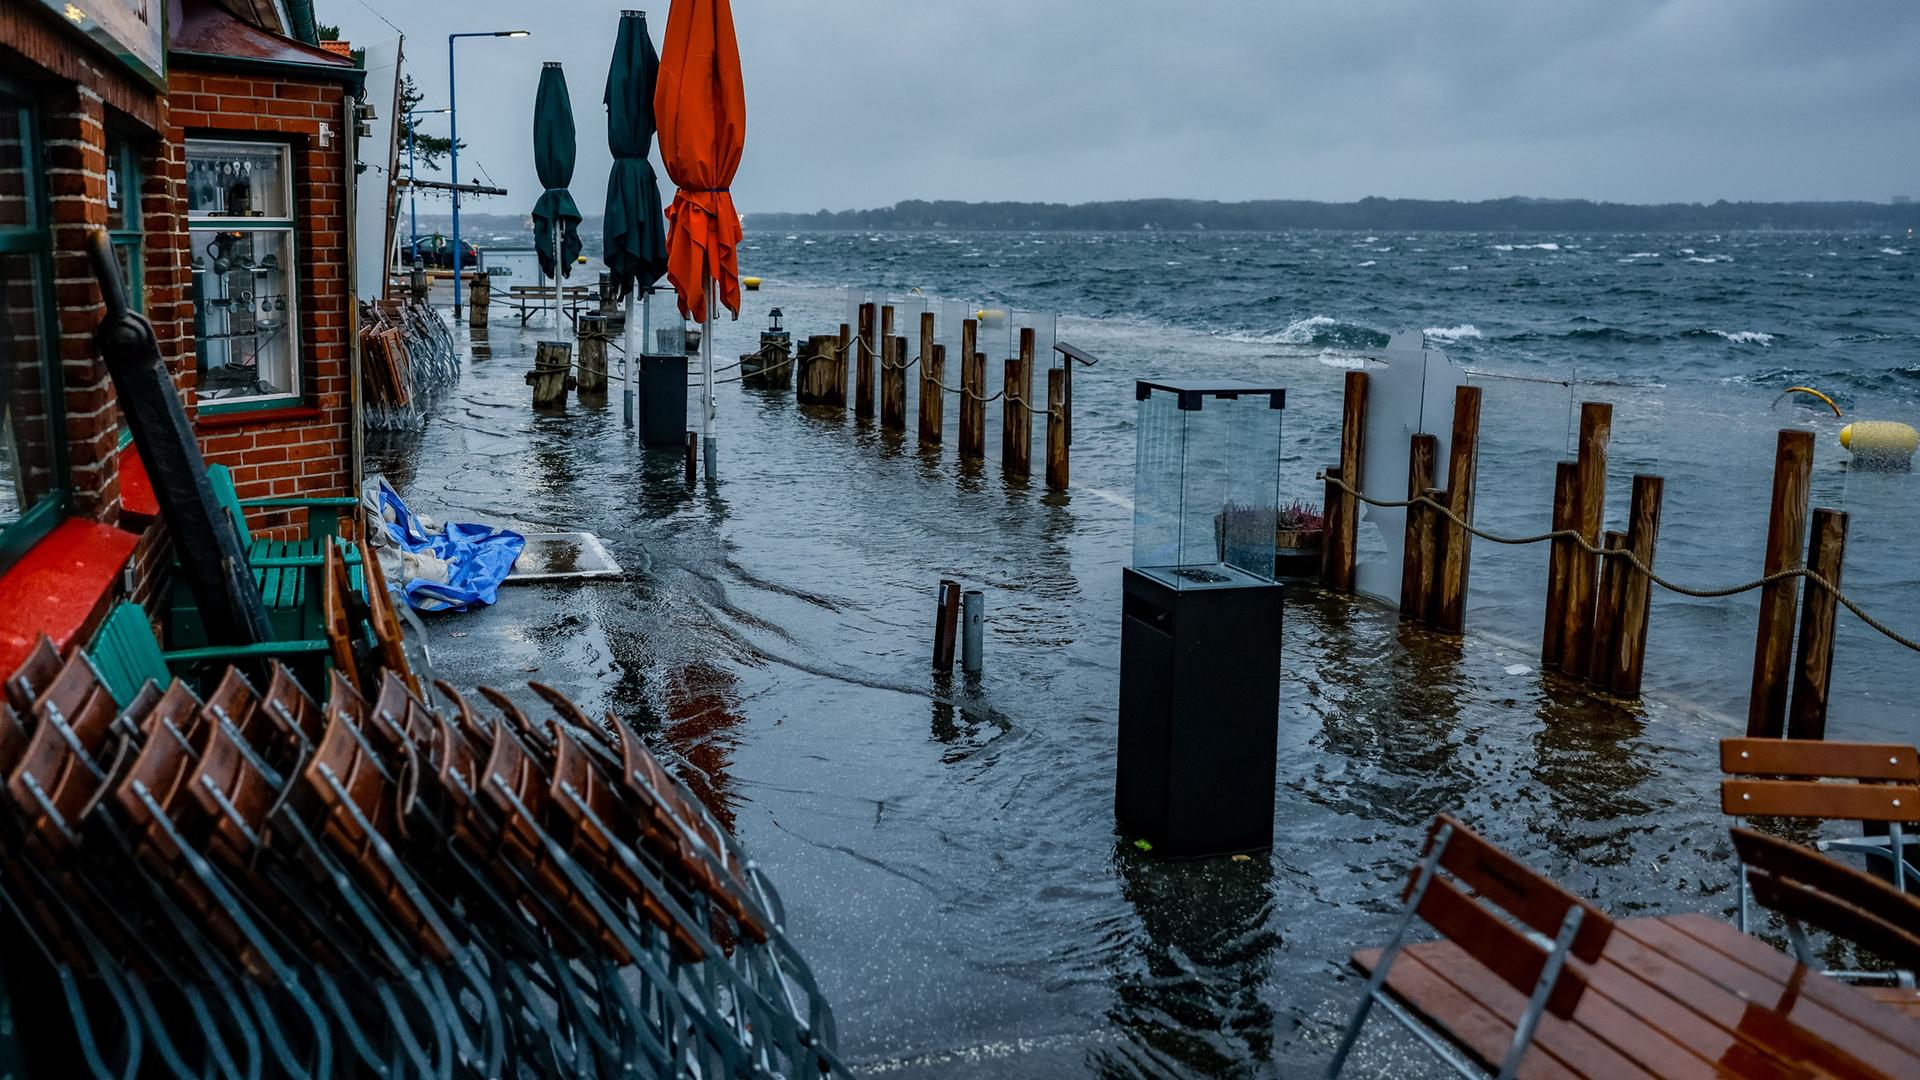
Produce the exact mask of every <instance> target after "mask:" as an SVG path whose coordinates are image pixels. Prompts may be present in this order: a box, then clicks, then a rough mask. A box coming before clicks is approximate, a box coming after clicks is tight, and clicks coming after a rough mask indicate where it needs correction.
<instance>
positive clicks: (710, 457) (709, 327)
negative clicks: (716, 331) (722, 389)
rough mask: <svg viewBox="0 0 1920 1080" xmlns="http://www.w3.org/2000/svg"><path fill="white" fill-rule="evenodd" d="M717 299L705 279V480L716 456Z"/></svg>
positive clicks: (702, 333)
mask: <svg viewBox="0 0 1920 1080" xmlns="http://www.w3.org/2000/svg"><path fill="white" fill-rule="evenodd" d="M718 304H719V297H717V296H715V295H714V281H713V278H711V277H709V278H707V309H706V311H705V312H703V314H704V315H705V316H706V322H705V324H704V325H703V326H701V328H700V378H701V382H702V384H703V386H704V389H703V391H702V394H701V404H700V409H701V422H700V437H701V438H702V439H704V440H705V441H706V444H707V445H706V450H705V453H706V455H707V479H709V480H711V479H713V467H714V463H715V460H716V454H715V452H714V448H713V414H714V409H713V314H714V312H713V309H714V308H715V307H716V306H718Z"/></svg>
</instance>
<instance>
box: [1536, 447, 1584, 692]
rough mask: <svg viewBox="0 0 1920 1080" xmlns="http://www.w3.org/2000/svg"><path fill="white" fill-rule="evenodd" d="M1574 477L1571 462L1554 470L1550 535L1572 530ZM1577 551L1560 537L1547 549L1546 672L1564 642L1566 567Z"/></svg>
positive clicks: (1542, 649)
mask: <svg viewBox="0 0 1920 1080" xmlns="http://www.w3.org/2000/svg"><path fill="white" fill-rule="evenodd" d="M1577 475H1578V474H1577V473H1576V472H1575V470H1574V463H1573V462H1571V461H1562V462H1559V463H1557V464H1556V465H1555V466H1554V471H1553V531H1554V532H1560V531H1562V530H1564V529H1571V528H1573V519H1574V489H1575V483H1576V481H1575V477H1576V476H1577ZM1577 550H1579V549H1578V548H1576V547H1575V546H1574V544H1573V541H1571V540H1568V539H1565V538H1562V537H1556V538H1555V539H1554V540H1553V541H1552V542H1551V543H1550V544H1549V545H1548V551H1549V554H1548V556H1547V613H1546V619H1545V626H1544V627H1543V628H1542V630H1541V633H1540V667H1541V668H1542V669H1544V670H1547V671H1553V670H1556V669H1558V668H1559V667H1560V651H1561V648H1562V646H1563V645H1564V644H1565V640H1566V612H1567V566H1568V564H1570V563H1571V562H1572V561H1573V552H1575V551H1577Z"/></svg>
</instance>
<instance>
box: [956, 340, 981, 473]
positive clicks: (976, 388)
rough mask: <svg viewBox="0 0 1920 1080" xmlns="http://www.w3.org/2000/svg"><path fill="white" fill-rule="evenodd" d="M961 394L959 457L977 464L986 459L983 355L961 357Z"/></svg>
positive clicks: (976, 353) (977, 353) (971, 354)
mask: <svg viewBox="0 0 1920 1080" xmlns="http://www.w3.org/2000/svg"><path fill="white" fill-rule="evenodd" d="M967 322H969V323H971V322H973V320H972V319H968V320H967ZM960 391H961V392H960V456H961V457H963V458H973V459H974V460H976V461H977V460H980V459H982V458H984V457H986V456H987V402H986V396H987V354H986V353H982V352H970V353H967V354H965V355H964V356H962V357H961V358H960Z"/></svg>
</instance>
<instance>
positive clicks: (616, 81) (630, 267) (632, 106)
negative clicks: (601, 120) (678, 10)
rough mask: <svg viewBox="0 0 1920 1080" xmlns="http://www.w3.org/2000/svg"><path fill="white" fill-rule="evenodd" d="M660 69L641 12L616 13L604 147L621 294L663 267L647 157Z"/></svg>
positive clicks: (663, 242)
mask: <svg viewBox="0 0 1920 1080" xmlns="http://www.w3.org/2000/svg"><path fill="white" fill-rule="evenodd" d="M659 71H660V56H659V54H658V53H656V52H654V50H653V39H652V38H651V37H649V36H648V35H647V16H646V14H645V13H644V12H639V11H628V12H623V13H621V15H620V31H619V34H618V36H617V37H615V38H614V44H613V66H612V68H610V69H609V70H608V71H607V94H606V99H605V100H606V105H607V148H608V149H610V150H612V151H613V172H612V173H611V174H609V176H608V177H607V235H606V263H607V269H608V270H609V271H611V272H612V275H613V283H614V284H615V285H616V286H618V287H619V289H620V295H622V296H625V295H627V293H628V292H629V291H631V290H633V289H635V288H640V289H644V288H646V287H648V286H650V285H652V284H653V283H654V282H656V281H658V280H660V275H661V274H664V273H666V272H667V239H666V232H667V228H666V221H665V219H664V218H662V216H661V213H660V182H659V180H658V179H657V178H656V177H655V176H654V173H653V163H652V162H650V161H648V160H647V152H648V150H649V149H650V148H651V147H652V145H653V83H654V79H655V78H656V77H657V75H658V74H659Z"/></svg>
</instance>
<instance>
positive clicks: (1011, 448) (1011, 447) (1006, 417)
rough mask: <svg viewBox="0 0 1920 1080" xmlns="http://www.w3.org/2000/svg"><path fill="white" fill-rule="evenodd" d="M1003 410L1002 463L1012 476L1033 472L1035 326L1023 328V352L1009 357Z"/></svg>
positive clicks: (1021, 341) (1021, 342) (1021, 332)
mask: <svg viewBox="0 0 1920 1080" xmlns="http://www.w3.org/2000/svg"><path fill="white" fill-rule="evenodd" d="M1005 393H1006V396H1005V398H1004V399H1003V401H1002V409H1001V413H1000V417H1001V426H1000V467H1001V468H1002V469H1003V470H1004V471H1006V472H1007V473H1008V474H1009V475H1012V476H1027V475H1030V474H1031V473H1032V472H1033V327H1031V326H1023V327H1021V328H1020V355H1019V356H1014V357H1009V358H1008V359H1007V381H1006V384H1005Z"/></svg>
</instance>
